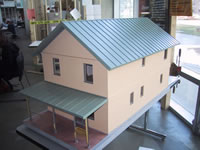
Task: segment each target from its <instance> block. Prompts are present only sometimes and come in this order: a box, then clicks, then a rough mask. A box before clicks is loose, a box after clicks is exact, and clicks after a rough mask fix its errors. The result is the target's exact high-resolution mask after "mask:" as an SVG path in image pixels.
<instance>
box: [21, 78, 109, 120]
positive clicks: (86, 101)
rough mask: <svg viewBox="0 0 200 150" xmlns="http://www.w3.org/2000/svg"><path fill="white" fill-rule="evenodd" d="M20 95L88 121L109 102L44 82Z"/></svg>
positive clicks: (23, 91) (105, 99) (102, 98)
mask: <svg viewBox="0 0 200 150" xmlns="http://www.w3.org/2000/svg"><path fill="white" fill-rule="evenodd" d="M20 93H22V94H24V95H26V96H28V97H31V98H33V99H35V100H38V101H40V102H42V103H45V104H47V105H50V106H52V107H54V108H56V109H59V110H61V111H63V112H66V113H69V114H71V115H73V116H77V117H80V118H82V119H86V118H87V117H88V116H90V115H91V114H92V113H94V112H95V111H96V110H97V109H99V108H100V107H101V106H103V105H104V104H105V103H106V102H107V98H105V97H100V96H96V95H93V94H89V93H86V92H82V91H78V90H75V89H71V88H68V87H64V86H60V85H57V84H53V83H49V82H46V81H42V82H40V83H38V84H35V85H33V86H31V87H29V88H27V89H24V90H22V91H20Z"/></svg>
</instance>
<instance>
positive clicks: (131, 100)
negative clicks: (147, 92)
mask: <svg viewBox="0 0 200 150" xmlns="http://www.w3.org/2000/svg"><path fill="white" fill-rule="evenodd" d="M133 103H134V92H132V93H131V95H130V105H132V104H133Z"/></svg>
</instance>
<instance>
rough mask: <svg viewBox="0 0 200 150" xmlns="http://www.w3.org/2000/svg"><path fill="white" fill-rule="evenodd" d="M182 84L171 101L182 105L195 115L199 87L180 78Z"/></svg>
mask: <svg viewBox="0 0 200 150" xmlns="http://www.w3.org/2000/svg"><path fill="white" fill-rule="evenodd" d="M180 79H181V83H180V84H179V86H178V88H176V91H175V93H174V94H173V93H172V95H171V99H172V100H173V101H175V102H176V103H178V104H179V105H181V106H182V107H183V108H184V109H185V110H187V111H188V112H190V113H191V114H192V115H194V114H195V109H196V102H197V94H198V86H197V85H196V84H194V83H192V82H190V81H189V80H187V79H185V78H182V77H181V78H180Z"/></svg>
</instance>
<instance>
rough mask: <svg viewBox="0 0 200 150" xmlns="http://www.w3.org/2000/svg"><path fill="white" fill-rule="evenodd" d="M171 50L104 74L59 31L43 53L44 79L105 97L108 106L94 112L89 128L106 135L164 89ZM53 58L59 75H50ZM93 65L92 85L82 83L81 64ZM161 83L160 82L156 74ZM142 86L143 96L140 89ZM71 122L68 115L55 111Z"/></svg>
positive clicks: (104, 69) (82, 71) (95, 60)
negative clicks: (132, 93)
mask: <svg viewBox="0 0 200 150" xmlns="http://www.w3.org/2000/svg"><path fill="white" fill-rule="evenodd" d="M170 56H171V50H170V49H169V50H168V58H167V59H164V51H162V52H159V53H156V54H154V55H151V56H148V57H146V58H145V66H142V59H140V60H137V61H135V62H132V63H129V64H126V65H124V66H122V67H119V68H116V69H113V70H111V71H108V70H107V69H106V68H105V67H104V66H103V65H102V64H101V63H100V62H99V61H98V60H97V59H96V58H95V57H94V56H93V55H91V54H90V53H89V52H88V50H87V49H85V48H84V47H83V46H82V45H81V44H80V43H79V42H78V41H77V40H76V39H75V38H74V37H73V36H72V35H71V34H70V33H69V32H67V31H63V32H62V33H61V34H60V35H59V36H58V37H57V38H56V39H55V40H54V41H53V42H51V43H50V44H49V46H48V47H47V48H46V49H45V50H44V51H43V53H42V57H43V65H44V72H45V80H46V81H49V82H53V83H56V84H59V85H63V86H67V87H70V88H74V89H78V90H81V91H85V92H88V93H92V94H96V95H99V96H104V97H107V98H108V103H107V104H105V105H104V106H103V107H101V108H100V109H99V110H98V111H97V112H95V120H94V121H92V120H90V121H89V125H90V126H91V127H92V128H95V129H97V130H99V131H102V132H104V133H109V132H111V131H113V130H114V129H115V128H117V127H118V126H120V125H121V124H122V123H123V122H124V121H126V120H127V119H129V118H130V117H131V116H132V115H134V114H135V113H136V112H137V111H139V110H140V109H141V108H142V107H143V106H144V105H146V104H147V103H148V102H149V101H150V100H152V99H153V98H154V97H156V96H157V95H158V94H159V93H160V92H161V91H162V90H163V89H164V88H166V87H167V86H168V76H169V67H170V59H171V58H170ZM53 58H59V60H60V70H61V75H60V76H57V75H54V73H53V62H52V59H53ZM84 63H88V64H92V65H93V74H94V84H88V83H85V82H84V75H83V74H84V70H83V64H84ZM161 74H163V82H162V83H160V75H161ZM141 86H144V96H143V97H141V96H140V88H141ZM131 92H134V104H132V105H130V93H131ZM57 113H59V114H60V115H63V116H65V117H67V118H70V119H72V116H71V115H68V114H66V113H62V112H60V111H57Z"/></svg>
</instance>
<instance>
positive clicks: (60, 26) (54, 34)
mask: <svg viewBox="0 0 200 150" xmlns="http://www.w3.org/2000/svg"><path fill="white" fill-rule="evenodd" d="M63 30H64V25H63V24H62V23H60V24H58V25H57V27H56V28H55V29H54V30H53V31H52V32H50V33H49V35H48V36H47V37H46V38H45V39H44V40H42V42H41V43H40V45H39V46H38V47H37V49H36V51H35V52H34V53H33V56H37V55H39V54H40V53H41V52H42V51H43V50H44V49H45V48H46V47H47V46H48V45H49V44H50V43H51V42H52V41H53V40H54V39H55V38H56V37H57V36H58V35H59V34H60V33H61V32H62V31H63Z"/></svg>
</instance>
